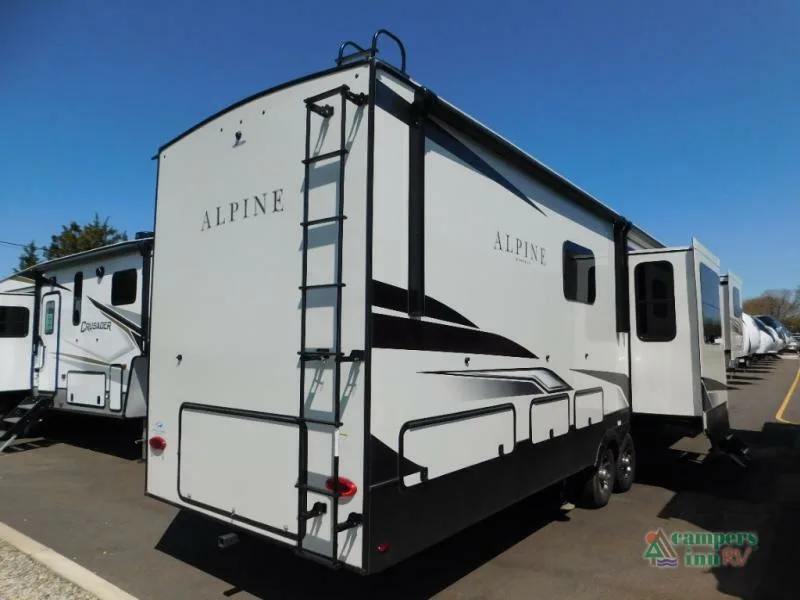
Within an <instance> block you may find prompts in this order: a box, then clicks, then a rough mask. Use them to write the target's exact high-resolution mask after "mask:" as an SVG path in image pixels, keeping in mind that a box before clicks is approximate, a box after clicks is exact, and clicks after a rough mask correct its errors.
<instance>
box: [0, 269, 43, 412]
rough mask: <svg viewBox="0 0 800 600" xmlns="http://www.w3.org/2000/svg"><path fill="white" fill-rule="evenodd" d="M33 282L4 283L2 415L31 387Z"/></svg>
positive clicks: (0, 292) (0, 297) (0, 308)
mask: <svg viewBox="0 0 800 600" xmlns="http://www.w3.org/2000/svg"><path fill="white" fill-rule="evenodd" d="M34 289H35V288H34V282H33V280H32V279H28V278H26V277H21V276H19V275H13V276H11V277H9V278H7V279H4V280H2V281H0V415H2V414H3V413H4V412H5V411H6V410H7V409H8V408H9V407H10V406H11V405H12V404H13V403H16V402H15V401H17V402H18V401H19V400H21V399H22V396H24V395H25V394H26V393H28V392H29V391H30V388H31V349H32V345H31V340H32V339H33V335H32V331H33V298H34Z"/></svg>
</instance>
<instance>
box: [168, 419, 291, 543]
mask: <svg viewBox="0 0 800 600" xmlns="http://www.w3.org/2000/svg"><path fill="white" fill-rule="evenodd" d="M180 415H181V416H180V455H179V456H180V458H179V460H180V462H179V466H178V494H179V495H180V498H181V500H183V501H184V502H187V503H189V504H193V505H195V506H197V507H200V508H204V509H206V510H209V511H211V512H213V513H216V514H217V515H219V516H222V517H224V518H225V519H226V520H230V521H231V522H232V523H233V524H236V523H237V522H240V523H244V524H247V525H250V526H252V527H256V528H259V529H261V530H263V531H264V532H265V533H267V534H270V533H271V534H273V535H277V536H279V537H281V538H283V539H284V541H288V540H287V538H288V539H296V536H297V488H296V487H295V483H296V482H297V473H298V466H297V464H298V451H299V430H298V425H297V424H296V423H292V422H286V421H285V420H281V419H280V418H278V417H276V416H273V415H269V414H264V413H256V412H250V411H247V412H244V411H243V412H238V411H233V410H226V409H220V408H218V407H207V406H198V405H188V404H184V405H183V407H182V408H181V413H180Z"/></svg>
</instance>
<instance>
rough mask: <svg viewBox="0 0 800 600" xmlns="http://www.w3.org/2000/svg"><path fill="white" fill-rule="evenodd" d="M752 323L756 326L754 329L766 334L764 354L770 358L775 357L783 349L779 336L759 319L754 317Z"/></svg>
mask: <svg viewBox="0 0 800 600" xmlns="http://www.w3.org/2000/svg"><path fill="white" fill-rule="evenodd" d="M753 322H754V323H755V324H756V327H758V328H759V329H761V331H762V332H763V333H764V334H766V337H767V345H766V353H767V354H768V355H770V356H777V355H778V354H779V353H780V351H781V350H782V349H783V339H782V338H781V336H780V335H779V334H778V332H777V331H775V329H773V328H772V327H771V326H770V325H769V324H768V323H767V322H766V321H765V320H764V319H762V318H761V317H757V316H755V315H754V316H753Z"/></svg>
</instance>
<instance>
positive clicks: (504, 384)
mask: <svg viewBox="0 0 800 600" xmlns="http://www.w3.org/2000/svg"><path fill="white" fill-rule="evenodd" d="M439 374H440V375H449V376H451V377H457V378H459V379H472V380H473V381H471V382H470V383H469V385H470V386H471V391H472V392H473V394H472V395H473V397H474V398H477V399H481V400H486V399H488V398H505V397H508V396H530V395H534V396H538V395H541V394H543V393H544V390H542V388H541V387H540V386H539V385H538V382H537V381H536V380H535V379H533V378H531V377H519V378H511V377H497V376H491V375H480V374H473V375H467V374H460V373H447V372H443V373H439Z"/></svg>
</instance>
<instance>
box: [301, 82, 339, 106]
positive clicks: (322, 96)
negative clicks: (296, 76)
mask: <svg viewBox="0 0 800 600" xmlns="http://www.w3.org/2000/svg"><path fill="white" fill-rule="evenodd" d="M349 91H350V88H349V87H348V86H346V85H340V86H339V87H335V88H333V89H332V90H328V91H327V92H321V93H319V94H317V95H316V96H310V97H308V98H306V99H305V103H306V104H309V105H311V104H314V103H316V102H319V101H320V100H325V99H327V98H330V97H332V96H335V95H337V94H341V93H342V92H345V93H347V92H349Z"/></svg>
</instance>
